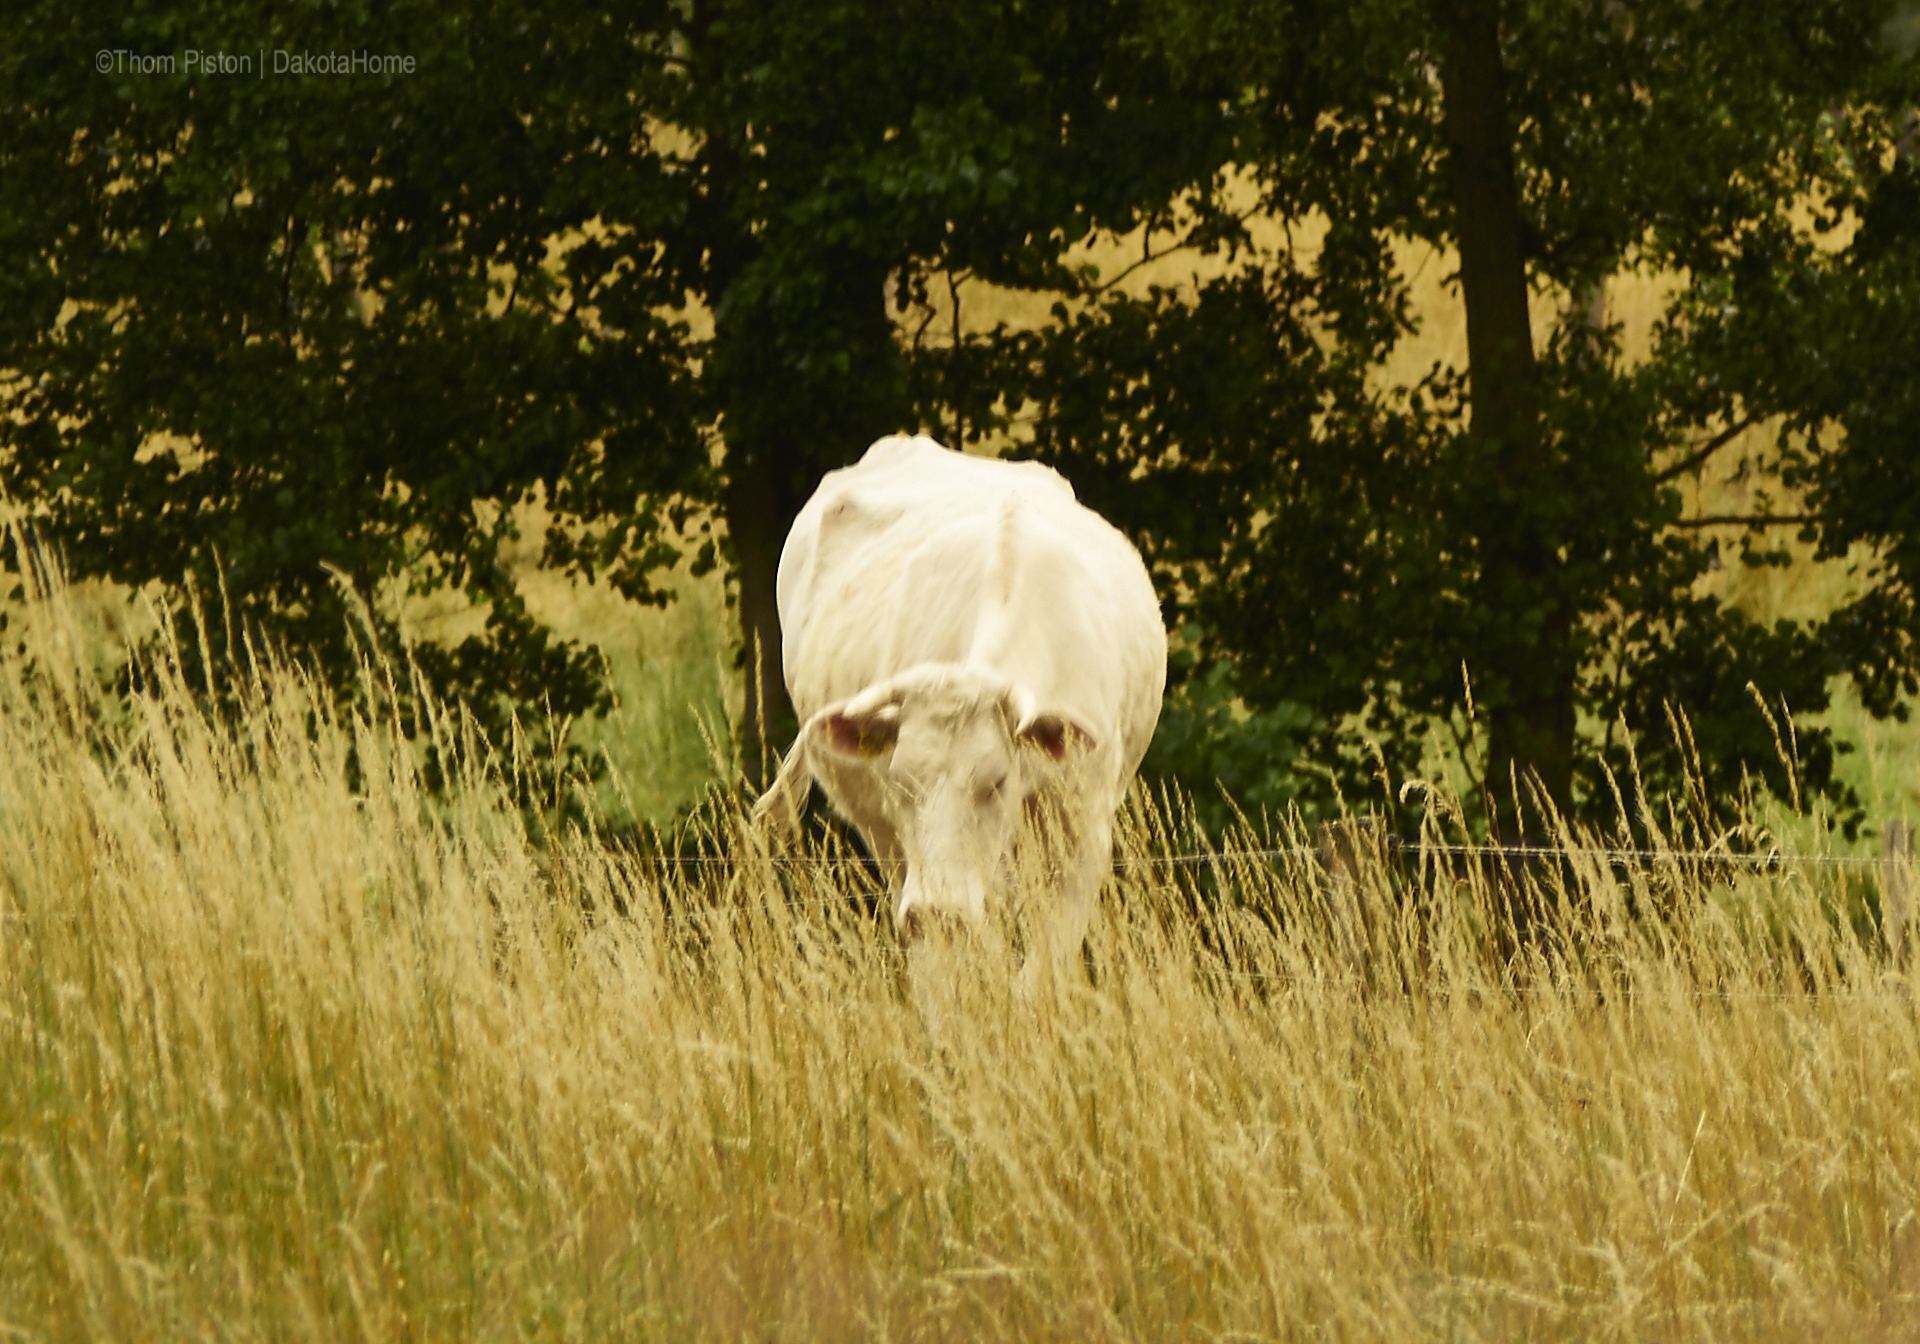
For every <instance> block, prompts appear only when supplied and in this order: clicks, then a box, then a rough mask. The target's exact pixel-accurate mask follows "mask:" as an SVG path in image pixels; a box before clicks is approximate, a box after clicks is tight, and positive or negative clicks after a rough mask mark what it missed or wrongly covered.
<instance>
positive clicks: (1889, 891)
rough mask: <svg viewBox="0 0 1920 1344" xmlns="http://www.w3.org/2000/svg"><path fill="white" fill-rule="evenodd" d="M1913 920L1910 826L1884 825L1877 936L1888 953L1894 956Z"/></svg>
mask: <svg viewBox="0 0 1920 1344" xmlns="http://www.w3.org/2000/svg"><path fill="white" fill-rule="evenodd" d="M1912 920H1913V827H1911V826H1909V825H1908V824H1907V823H1906V822H1904V821H1890V822H1888V823H1887V829H1886V834H1885V835H1884V836H1883V837H1882V843H1881V855H1880V936H1881V937H1882V938H1883V939H1885V940H1886V944H1887V954H1888V955H1889V956H1894V957H1897V956H1899V955H1900V952H1901V950H1902V946H1903V945H1904V943H1905V941H1906V936H1907V925H1908V924H1909V923H1911V922H1912Z"/></svg>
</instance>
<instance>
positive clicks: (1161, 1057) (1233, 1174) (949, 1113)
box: [0, 588, 1920, 1340]
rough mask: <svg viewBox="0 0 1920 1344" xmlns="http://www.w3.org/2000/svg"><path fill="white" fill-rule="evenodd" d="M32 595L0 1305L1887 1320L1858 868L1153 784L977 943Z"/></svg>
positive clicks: (910, 1336) (1700, 1330)
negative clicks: (612, 817) (1508, 844)
mask: <svg viewBox="0 0 1920 1344" xmlns="http://www.w3.org/2000/svg"><path fill="white" fill-rule="evenodd" d="M71 596H72V595H71V594H70V593H69V592H67V591H66V590H62V589H58V588H56V589H55V590H53V591H52V592H49V593H47V594H44V595H42V596H41V597H39V598H37V599H36V600H34V601H32V602H31V603H29V604H28V605H26V606H25V607H16V608H14V609H13V610H12V611H11V613H10V625H9V629H8V631H7V636H8V642H7V649H8V652H7V653H6V654H5V656H4V658H0V1229H4V1230H3V1231H0V1335H4V1336H5V1337H7V1338H20V1339H113V1340H119V1339H127V1340H140V1339H176V1338H199V1339H219V1340H250V1339H258V1340H290V1339H345V1338H363V1339H371V1340H388V1339H412V1338H419V1339H449V1340H452V1339H458V1340H468V1339H520V1338H534V1339H580V1340H599V1339H609V1338H635V1339H644V1338H657V1339H671V1340H682V1339H715V1340H719V1339H729V1340H732V1339H746V1338H752V1339H765V1340H784V1339H791V1340H836V1339H894V1340H918V1339H927V1340H932V1339H954V1340H959V1339H969V1340H970V1339H1002V1338H1004V1339H1136V1338H1138V1339H1147V1338H1153V1339H1159V1338H1177V1339H1264V1338H1284V1339H1329V1338H1337V1339H1351V1340H1371V1339H1379V1340H1401V1339H1447V1340H1453V1339H1460V1340H1481V1339H1485V1340H1493V1339H1500V1340H1507V1339H1522V1338H1540V1339H1550V1338H1566V1339H1590V1338H1591V1339H1639V1338H1653V1339H1662V1340H1668V1339H1682V1340H1693V1339H1699V1340H1708V1339H1781V1340H1788V1339H1791V1340H1804V1339H1833V1340H1839V1339H1849V1340H1853V1339H1875V1338H1885V1339H1895V1338H1907V1337H1914V1336H1920V1223H1916V1219H1915V1214H1916V1210H1920V1031H1917V1030H1916V1025H1917V1023H1916V1006H1920V999H1917V996H1916V994H1915V991H1914V988H1913V985H1912V982H1911V981H1910V979H1909V977H1908V974H1907V973H1906V970H1905V966H1906V963H1905V961H1904V960H1902V959H1901V958H1899V957H1897V956H1895V957H1890V956H1889V955H1888V954H1887V953H1886V952H1885V950H1884V949H1883V947H1882V946H1881V944H1880V942H1879V939H1878V937H1877V935H1876V934H1875V933H1874V932H1873V924H1872V912H1873V910H1874V908H1875V906H1876V903H1877V896H1878V878H1877V875H1876V872H1875V871H1874V870H1870V869H1864V868H1849V867H1845V866H1842V865H1838V864H1831V865H1819V866H1804V867H1794V868H1791V869H1787V870H1784V871H1767V870H1750V871H1741V870H1734V869H1730V868H1726V867H1719V868H1711V867H1700V866H1698V865H1694V864H1691V863H1689V862H1687V861H1684V860H1682V859H1681V858H1679V857H1677V856H1675V855H1671V854H1670V855H1668V856H1666V857H1663V858H1661V859H1659V860H1657V861H1655V862H1654V863H1652V864H1651V865H1650V866H1648V867H1647V868H1645V869H1625V868H1614V867H1611V866H1609V865H1608V864H1606V863H1604V862H1601V861H1597V860H1594V859H1593V858H1591V857H1590V856H1585V855H1582V854H1581V853H1579V852H1578V850H1579V847H1580V844H1581V843H1582V841H1580V840H1579V839H1578V838H1573V837H1562V838H1561V839H1562V842H1563V844H1565V845H1567V846H1569V852H1568V854H1567V856H1566V858H1565V860H1564V862H1562V863H1558V864H1550V865H1543V866H1542V867H1541V869H1540V870H1539V872H1538V873H1537V874H1536V878H1537V881H1536V882H1535V884H1534V886H1533V887H1532V889H1531V891H1530V894H1529V896H1528V897H1527V898H1526V899H1525V900H1523V901H1519V902H1515V901H1512V900H1509V899H1508V898H1506V897H1503V896H1501V895H1498V894H1497V893H1496V892H1495V890H1494V889H1493V888H1491V887H1490V886H1489V885H1488V883H1487V882H1486V881H1485V880H1484V878H1483V877H1480V876H1476V875H1474V874H1473V873H1471V872H1470V871H1468V870H1467V869H1466V868H1464V867H1461V866H1459V865H1458V864H1455V863H1450V862H1447V861H1444V860H1443V859H1442V858H1441V857H1440V856H1438V855H1436V854H1433V853H1428V854H1426V855H1424V856H1422V855H1417V854H1415V855H1403V856H1401V858H1399V859H1397V860H1396V861H1395V863H1394V864H1393V865H1392V866H1391V868H1390V869H1389V868H1388V867H1380V866H1376V867H1369V868H1365V869H1363V870H1361V871H1360V873H1359V876H1358V880H1357V881H1355V880H1352V879H1351V878H1343V879H1341V880H1337V881H1336V880H1332V879H1329V877H1328V876H1327V875H1326V874H1325V873H1324V872H1323V871H1322V870H1321V869H1320V868H1319V866H1318V865H1317V864H1316V863H1315V862H1313V861H1312V860H1311V859H1310V858H1308V857H1305V856H1303V855H1299V854H1293V855H1282V856H1280V857H1277V858H1271V859H1269V858H1260V857H1250V856H1246V855H1240V856H1238V857H1236V856H1234V855H1231V854H1229V855H1226V856H1220V857H1216V858H1215V859H1213V860H1211V861H1208V862H1203V863H1198V864H1193V865H1187V866H1179V865H1172V864H1169V863H1168V862H1166V861H1165V860H1166V856H1167V855H1169V854H1179V853H1185V852H1190V851H1192V850H1193V849H1194V848H1195V846H1196V845H1197V844H1198V843H1199V842H1198V840H1197V839H1196V837H1194V836H1192V835H1191V834H1190V833H1188V832H1187V831H1186V830H1185V829H1184V828H1183V826H1182V824H1181V823H1180V821H1179V818H1178V816H1177V811H1178V809H1177V807H1173V808H1169V807H1168V806H1166V805H1165V804H1164V801H1163V802H1162V804H1159V805H1156V804H1155V803H1153V802H1151V801H1150V800H1148V799H1146V798H1144V797H1142V798H1137V799H1136V800H1135V805H1134V807H1133V810H1132V811H1131V813H1130V814H1129V816H1128V818H1127V824H1126V827H1125V833H1124V843H1123V859H1124V863H1123V865H1122V871H1121V875H1120V877H1119V878H1118V879H1117V880H1116V881H1115V882H1114V883H1113V884H1112V885H1111V886H1110V888H1109V890H1108V891H1107V893H1106V896H1105V898H1104V900H1103V907H1102V910H1101V912H1100V914H1099V917H1098V918H1097V919H1096V922H1095V926H1094V932H1093V935H1092V938H1091V940H1090V945H1089V952H1088V957H1087V968H1088V976H1087V978H1086V979H1085V980H1078V979H1076V980H1074V981H1072V982H1062V983H1057V984H1055V985H1054V986H1052V987H1051V988H1050V989H1048V990H1045V991H1043V992H1042V993H1041V994H1040V995H1039V996H1038V997H1037V999H1035V1000H1034V1001H1022V1000H1019V999H1017V998H1015V997H1014V996H1013V995H1012V994H1011V993H1010V991H1009V988H1008V986H1009V982H1010V980H1011V976H1010V974H1009V971H1010V966H1011V959H1010V958H1011V954H1010V953H1009V952H1008V951H1007V949H1006V946H1005V944H1006V943H1007V941H1008V938H1009V937H1012V938H1017V937H1018V929H1017V927H1015V928H1013V929H1011V930H991V931H989V932H988V934H987V935H985V936H984V937H983V938H982V939H981V940H980V942H979V945H977V946H974V947H971V948H962V949H955V950H953V951H952V952H951V953H948V954H942V953H938V952H936V953H934V954H932V955H930V956H929V957H927V958H926V959H924V960H922V961H919V962H917V963H915V964H914V965H912V966H908V965H906V964H904V963H903V959H902V957H901V955H900V953H899V952H898V950H897V948H896V945H895V943H894V940H893V937H892V934H891V932H890V930H889V929H888V928H887V927H886V926H885V924H884V923H883V922H879V921H876V920H875V919H874V918H873V917H871V916H870V915H869V914H868V913H866V907H865V906H864V905H863V904H862V903H860V902H859V901H858V900H857V899H853V898H854V897H856V896H857V895H858V893H859V892H860V891H861V890H862V888H863V883H864V879H863V878H862V877H861V876H860V875H859V873H858V872H857V870H855V869H853V868H850V867H848V866H847V865H845V864H844V863H843V862H841V860H843V859H844V857H845V856H844V855H839V854H835V853H819V852H811V853H805V854H798V855H786V856H767V855H763V854H759V853H757V852H755V851H754V849H753V848H752V847H751V845H745V844H742V843H741V842H740V841H739V837H738V836H737V835H735V834H734V830H733V827H734V821H733V820H732V819H731V818H730V817H729V816H728V814H727V813H726V812H725V811H724V809H717V810H715V811H713V812H712V813H711V814H710V825H711V827H712V830H713V837H714V839H715V840H716V842H718V841H728V840H731V841H732V842H733V843H734V844H735V853H736V854H737V856H738V857H737V859H736V860H734V861H730V862H727V863H722V864H712V865H700V864H687V865H680V866H674V865H661V864H658V863H654V862H650V861H647V860H644V859H642V858H640V857H638V856H636V855H633V854H630V853H623V852H612V851H609V850H608V849H607V848H606V847H605V846H604V845H603V844H602V843H601V842H600V841H599V839H598V838H597V837H596V836H595V835H592V834H582V833H568V834H565V835H559V836H550V835H539V834H534V835H530V834H529V833H528V832H527V830H526V828H525V825H524V823H523V821H522V819H521V815H520V814H519V813H518V812H517V811H516V810H514V809H512V808H510V807H508V806H506V805H505V804H504V803H503V801H502V792H501V790H500V789H499V788H498V787H497V786H496V781H497V780H498V778H499V776H500V773H501V772H502V771H505V770H510V769H511V768H512V765H513V760H512V752H511V748H510V745H509V746H503V747H501V748H500V749H499V750H498V751H497V752H491V753H490V752H489V751H488V750H487V749H486V748H485V746H484V744H481V743H477V742H474V741H472V740H471V739H470V737H468V736H467V735H466V734H465V733H464V731H463V729H462V727H461V725H460V721H459V719H458V717H457V716H455V715H451V714H449V715H448V716H447V717H446V718H445V720H444V722H443V723H442V725H441V729H440V732H441V736H442V739H443V742H444V744H445V745H446V746H448V747H449V748H450V749H454V750H456V751H457V753H458V755H459V756H460V759H462V760H463V761H465V762H466V768H465V770H464V773H463V775H462V779H461V782H460V784H459V786H458V787H457V788H456V789H455V790H454V791H453V792H452V793H451V794H450V795H449V796H446V797H444V798H442V799H438V800H435V799H430V798H428V797H427V796H426V794H425V793H424V792H423V789H422V786H421V783H420V781H419V778H418V776H417V774H416V772H415V770H414V768H413V765H412V763H411V762H412V758H411V756H410V754H409V750H408V749H407V747H406V746H405V745H404V744H403V742H402V741H401V740H400V738H399V737H398V735H397V733H396V731H395V730H394V728H393V727H392V725H390V724H388V723H386V722H384V721H382V719H381V718H380V717H379V715H378V713H377V712H376V713H374V714H373V715H372V716H370V717H359V716H355V715H350V714H345V713H342V712H340V711H337V710H335V709H334V708H332V707H331V706H330V705H329V704H328V703H327V702H326V701H325V700H324V699H323V698H321V697H320V696H318V695H317V694H316V692H315V691H314V689H313V688H312V687H311V686H310V685H309V684H308V683H307V682H305V681H304V680H303V679H302V678H301V677H300V675H299V674H298V672H297V670H296V669H293V668H288V667H277V666H276V667H264V668H261V669H260V670H259V672H258V674H257V676H256V677H255V678H254V679H253V680H252V682H251V684H250V685H249V686H248V688H247V693H246V700H247V703H248V708H247V709H246V710H245V711H244V713H242V714H240V715H239V716H237V717H235V718H233V719H232V720H230V721H212V720H210V719H209V718H207V717H206V716H205V715H204V714H203V713H202V712H201V711H200V710H198V709H196V707H195V705H194V704H193V702H192V701H191V700H190V699H189V697H188V696H187V695H186V694H185V693H184V692H183V691H182V690H181V689H180V688H179V687H178V686H176V685H173V684H171V683H170V682H168V681H167V680H166V678H165V677H164V675H163V676H162V677H161V678H159V679H158V680H156V682H155V684H154V687H153V690H152V691H151V693H150V694H148V695H147V696H145V697H143V698H140V699H138V700H136V701H135V702H134V703H133V705H132V706H131V709H130V710H129V711H124V712H123V711H122V710H120V709H119V708H117V707H114V706H109V705H108V704H106V703H104V702H103V701H101V700H100V698H99V697H98V695H97V693H96V692H94V691H92V690H91V689H89V688H90V686H91V685H92V682H91V679H90V678H89V677H88V676H87V675H85V665H86V664H87V663H88V661H89V659H90V658H91V657H92V654H91V653H90V652H89V651H90V650H92V649H94V648H95V647H96V645H97V643H98V638H99V636H98V634H97V632H95V631H93V630H91V629H90V628H89V627H88V625H87V621H88V620H89V619H90V618H89V617H88V615H87V613H86V612H85V611H84V610H81V609H76V607H75V606H74V604H73V602H72V600H71ZM160 670H161V671H162V673H164V670H165V669H164V668H162V669H160ZM404 674H405V673H404V663H402V664H401V667H400V668H399V669H398V670H397V671H393V672H391V673H390V672H389V670H388V669H387V668H385V667H376V668H375V669H373V670H372V671H371V672H370V673H369V675H370V676H372V677H373V678H374V679H375V683H376V684H378V683H379V682H380V680H381V679H383V678H384V677H386V676H388V675H404ZM1440 816H1441V814H1436V817H1437V818H1439V817H1440ZM1445 838H1447V832H1446V830H1445V827H1444V823H1443V820H1440V819H1437V820H1436V822H1435V826H1434V829H1433V831H1432V833H1431V835H1430V839H1433V840H1436V841H1437V840H1441V839H1445ZM1671 838H1672V840H1673V841H1674V843H1675V844H1677V845H1681V846H1685V845H1687V844H1690V843H1693V839H1692V837H1689V836H1686V835H1678V834H1676V835H1674V836H1672V837H1671ZM1296 839H1297V838H1290V837H1288V836H1285V835H1280V836H1277V837H1263V838H1262V843H1273V844H1277V845H1280V846H1283V847H1284V846H1287V845H1289V844H1292V843H1295V840H1296ZM1245 842H1246V837H1242V838H1241V843H1242V844H1243V845H1244V844H1245ZM1043 889H1044V883H1043V877H1040V876H1036V877H1035V878H1034V879H1033V880H1032V881H1030V882H1029V884H1028V886H1027V888H1026V889H1025V892H1024V895H1025V897H1026V898H1028V899H1031V898H1034V897H1036V896H1037V895H1038V894H1039V893H1040V892H1041V891H1043Z"/></svg>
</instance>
